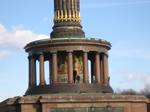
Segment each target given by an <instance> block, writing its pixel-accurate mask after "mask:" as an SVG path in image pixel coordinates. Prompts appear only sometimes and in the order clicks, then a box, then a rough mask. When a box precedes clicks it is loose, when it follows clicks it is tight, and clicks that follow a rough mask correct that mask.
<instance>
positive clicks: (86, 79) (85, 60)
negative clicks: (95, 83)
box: [83, 52, 89, 83]
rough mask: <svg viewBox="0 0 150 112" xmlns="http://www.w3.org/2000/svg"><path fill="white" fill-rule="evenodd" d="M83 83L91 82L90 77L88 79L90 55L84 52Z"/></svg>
mask: <svg viewBox="0 0 150 112" xmlns="http://www.w3.org/2000/svg"><path fill="white" fill-rule="evenodd" d="M83 75H84V77H83V81H84V83H88V82H89V77H88V53H87V52H84V53H83Z"/></svg>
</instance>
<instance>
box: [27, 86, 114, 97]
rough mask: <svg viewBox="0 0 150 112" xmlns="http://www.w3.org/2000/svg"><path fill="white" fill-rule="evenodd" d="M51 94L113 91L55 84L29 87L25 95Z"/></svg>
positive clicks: (99, 87)
mask: <svg viewBox="0 0 150 112" xmlns="http://www.w3.org/2000/svg"><path fill="white" fill-rule="evenodd" d="M52 93H113V89H112V88H111V87H110V86H109V85H108V86H105V85H101V84H87V83H86V84H68V83H57V84H52V85H43V86H41V85H40V86H35V87H31V88H28V90H27V91H26V95H38V94H52Z"/></svg>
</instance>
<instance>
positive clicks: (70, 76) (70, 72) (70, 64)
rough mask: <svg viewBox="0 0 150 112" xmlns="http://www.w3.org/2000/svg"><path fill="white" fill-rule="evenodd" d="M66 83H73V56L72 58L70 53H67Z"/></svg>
mask: <svg viewBox="0 0 150 112" xmlns="http://www.w3.org/2000/svg"><path fill="white" fill-rule="evenodd" d="M68 82H69V83H73V56H72V52H69V53H68Z"/></svg>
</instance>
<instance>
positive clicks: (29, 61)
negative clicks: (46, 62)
mask: <svg viewBox="0 0 150 112" xmlns="http://www.w3.org/2000/svg"><path fill="white" fill-rule="evenodd" d="M28 63H29V77H28V78H29V81H28V82H29V84H28V87H29V88H30V87H31V75H32V73H31V72H32V71H31V56H28Z"/></svg>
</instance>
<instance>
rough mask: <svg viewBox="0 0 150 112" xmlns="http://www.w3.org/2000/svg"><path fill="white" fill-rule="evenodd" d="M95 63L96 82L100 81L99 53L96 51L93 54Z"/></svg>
mask: <svg viewBox="0 0 150 112" xmlns="http://www.w3.org/2000/svg"><path fill="white" fill-rule="evenodd" d="M95 64H96V82H97V83H100V55H99V53H96V55H95Z"/></svg>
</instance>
